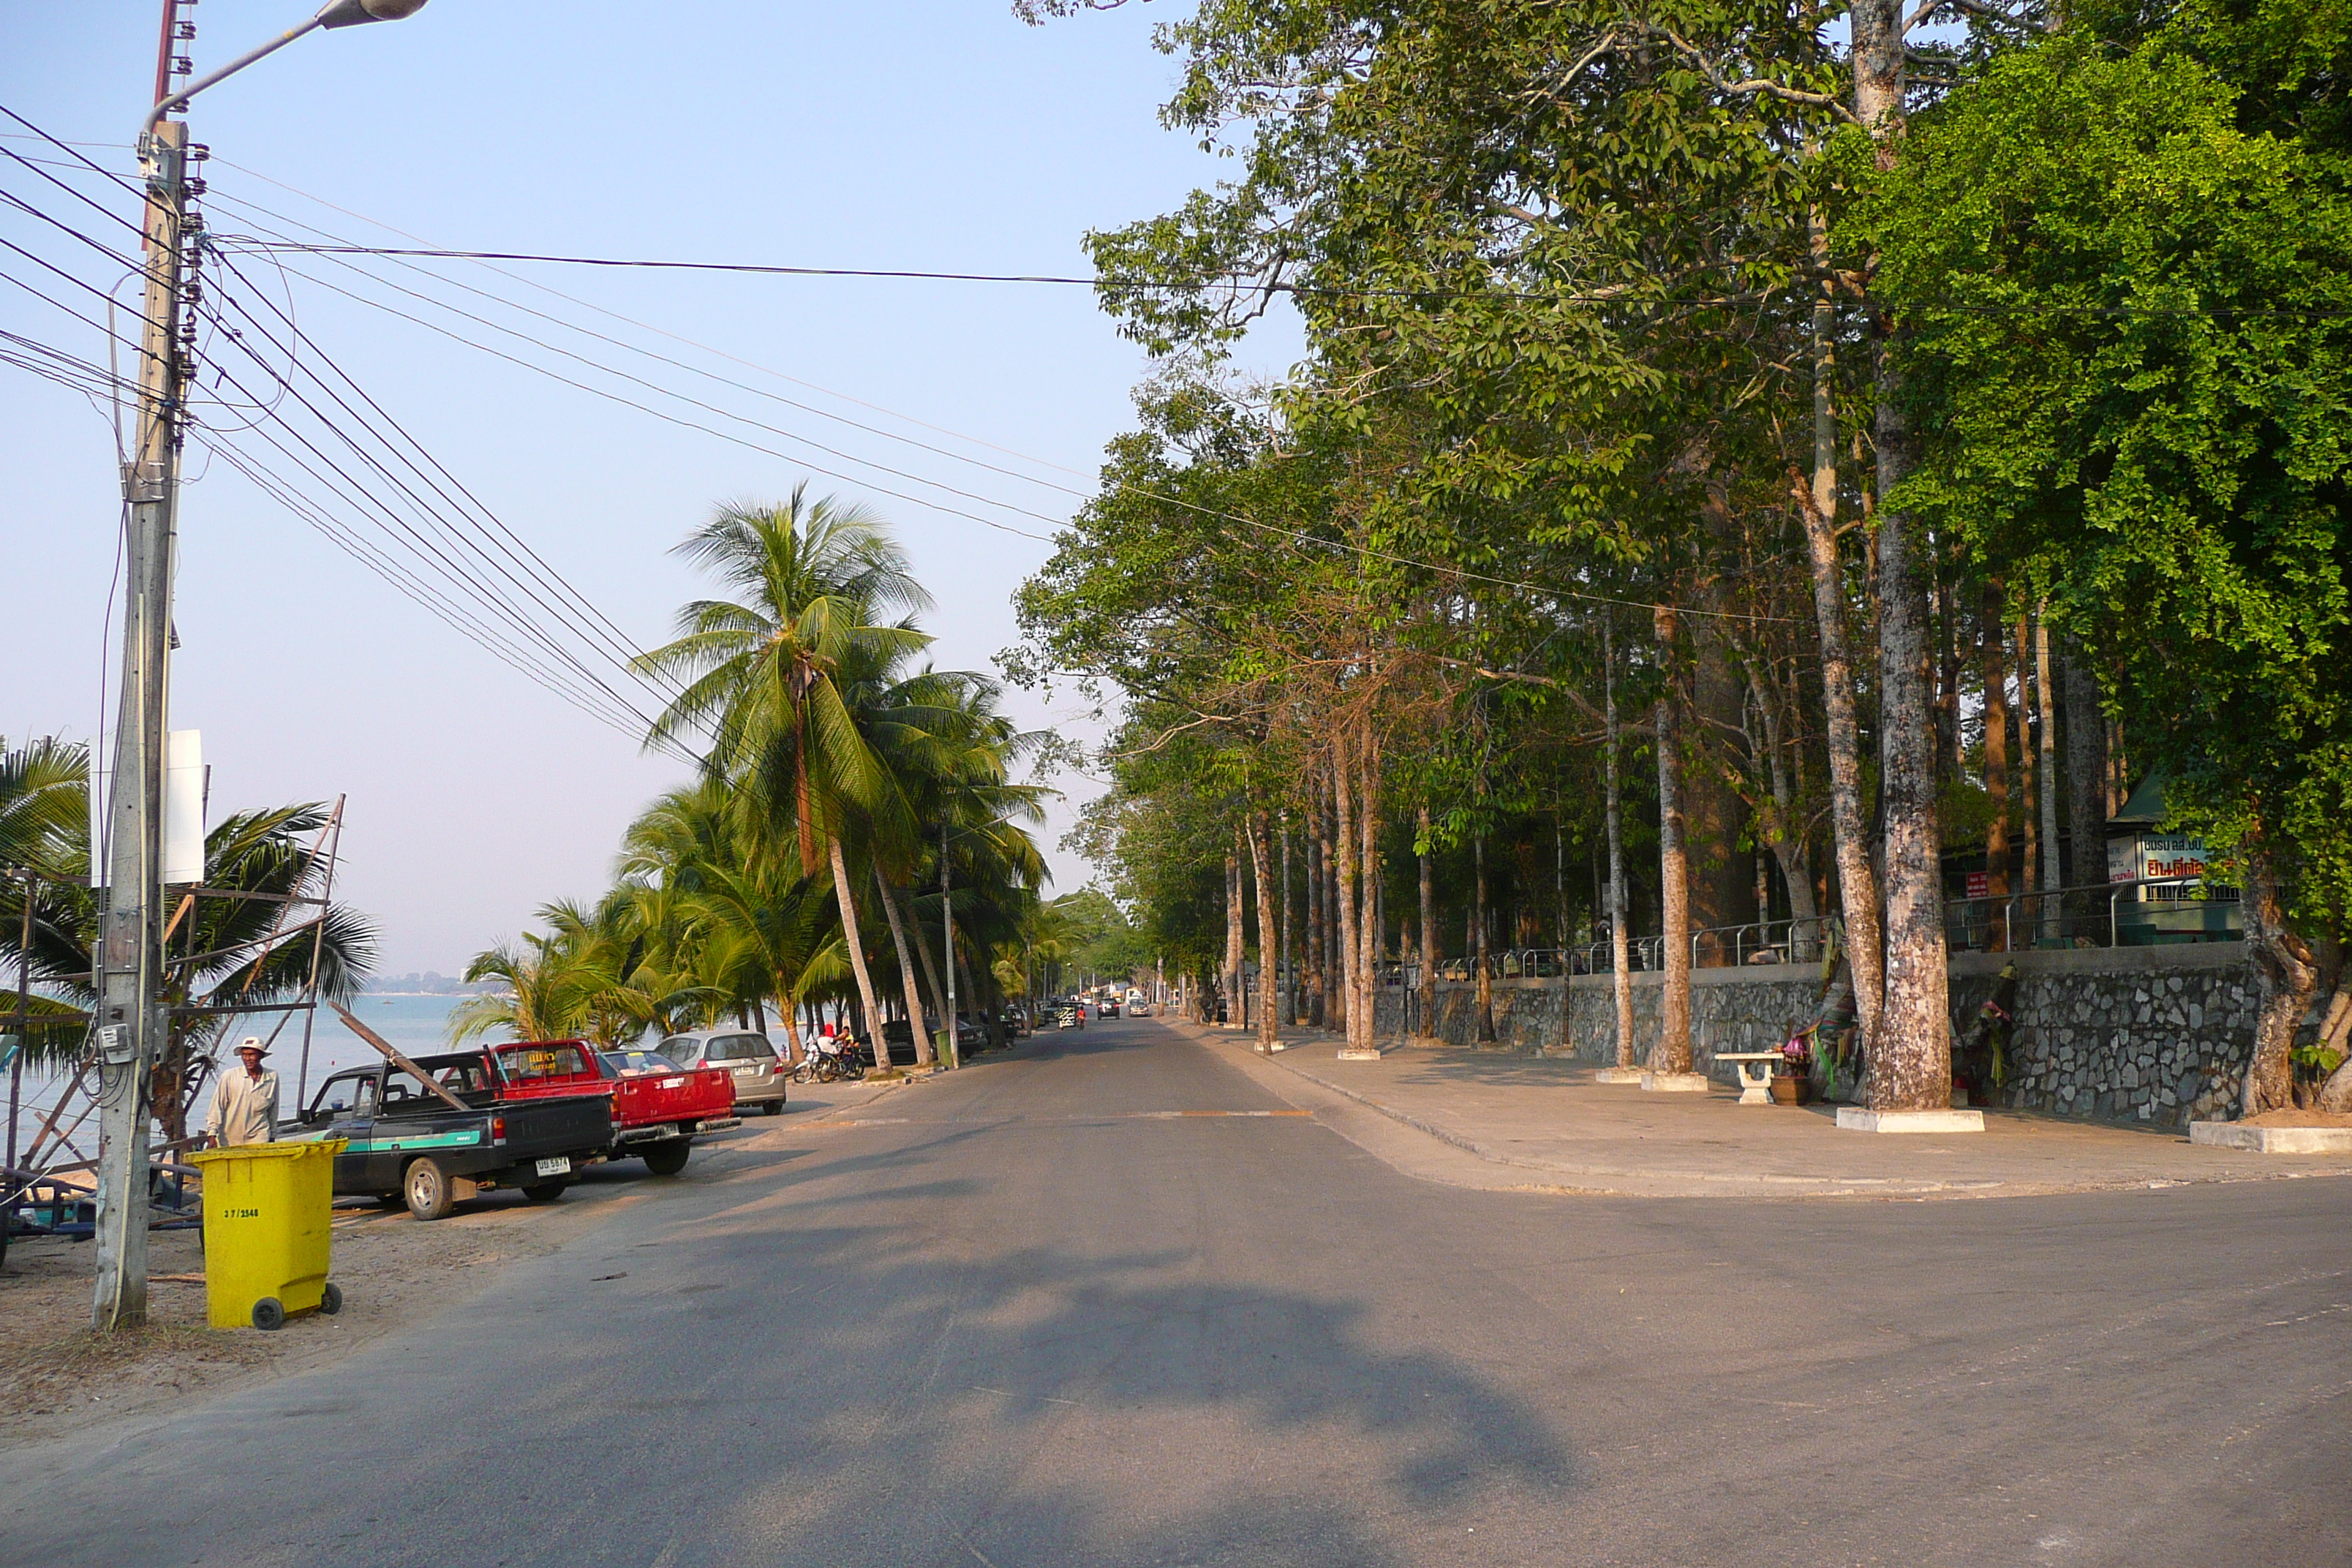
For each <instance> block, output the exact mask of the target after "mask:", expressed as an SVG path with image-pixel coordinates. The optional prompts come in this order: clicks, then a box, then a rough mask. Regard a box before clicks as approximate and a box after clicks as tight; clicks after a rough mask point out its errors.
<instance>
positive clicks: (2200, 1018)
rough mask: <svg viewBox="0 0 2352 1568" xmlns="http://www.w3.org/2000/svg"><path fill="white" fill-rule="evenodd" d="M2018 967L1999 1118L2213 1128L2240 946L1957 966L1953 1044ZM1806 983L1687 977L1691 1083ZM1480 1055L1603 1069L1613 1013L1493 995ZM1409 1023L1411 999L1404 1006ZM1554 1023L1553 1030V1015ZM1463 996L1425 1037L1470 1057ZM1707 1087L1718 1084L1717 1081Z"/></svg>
mask: <svg viewBox="0 0 2352 1568" xmlns="http://www.w3.org/2000/svg"><path fill="white" fill-rule="evenodd" d="M2007 963H2014V964H2015V965H2016V967H2017V994H2016V998H2015V1005H2014V1008H2013V1017H2014V1022H2013V1026H2012V1027H2011V1036H2010V1044H2009V1050H2008V1061H2009V1072H2008V1081H2007V1084H2006V1086H2005V1088H2004V1089H2003V1091H2002V1093H2001V1094H2000V1096H1999V1098H2000V1100H2003V1101H2005V1102H2006V1103H2009V1104H2011V1105H2014V1106H2019V1107H2023V1108H2026V1109H2031V1110H2048V1111H2054V1112H2056V1113H2058V1114H2060V1115H2064V1116H2080V1117H2087V1118H2095V1119H2099V1120H2106V1121H2140V1122H2148V1123H2154V1124H2157V1125H2160V1126H2185V1125H2187V1124H2188V1122H2189V1121H2191V1120H2192V1119H2194V1120H2202V1119H2206V1118H2210V1117H2214V1116H2219V1115H2223V1114H2226V1108H2227V1107H2229V1106H2231V1105H2233V1104H2235V1103H2236V1100H2237V1095H2238V1086H2239V1080H2240V1078H2241V1077H2242V1074H2243V1072H2244V1070H2245V1062H2246V1057H2247V1054H2248V1052H2249V1051H2251V1050H2252V1047H2253V1038H2254V985H2253V976H2252V972H2251V970H2250V969H2249V968H2248V966H2247V963H2246V957H2245V946H2244V944H2243V943H2242V942H2211V943H2203V944H2199V945H2195V946H2180V947H2153V948H2113V949H2101V950H2098V951H2095V952H2020V953H2015V954H2010V955H2001V954H1988V953H1964V954H1961V955H1959V956H1958V957H1956V958H1955V959H1954V960H1953V961H1952V973H1951V986H1952V1017H1953V1022H1954V1026H1955V1029H1954V1034H1955V1038H1959V1037H1965V1036H1966V1034H1967V1032H1968V1030H1969V1026H1971V1024H1972V1023H1973V1021H1974V1020H1975V1019H1976V1017H1977V1016H1978V1013H1979V1009H1980V1008H1981V1007H1982V1006H1983V1005H1984V1003H1985V1002H1986V1001H1987V1000H1988V999H1989V998H1990V997H1991V996H1992V995H1993V994H1995V991H1996V989H1997V987H1999V985H2000V971H2001V968H2002V966H2003V965H2004V964H2007ZM1663 980H1664V976H1663V975H1660V974H1658V973H1654V972H1651V973H1638V974H1635V975H1634V976H1633V1033H1634V1039H1635V1041H1636V1044H1637V1051H1638V1053H1639V1054H1646V1053H1647V1051H1648V1049H1649V1044H1650V1041H1651V1040H1652V1039H1654V1037H1656V1034H1657V1029H1658V997H1659V993H1660V988H1661V985H1662V983H1663ZM1820 989H1821V986H1820V971H1819V970H1818V968H1816V967H1814V966H1812V965H1806V964H1757V965H1751V966H1749V967H1748V968H1746V969H1701V970H1697V971H1695V972H1694V973H1693V974H1692V976H1691V1043H1692V1047H1693V1050H1694V1053H1695V1055H1696V1058H1697V1064H1696V1065H1697V1068H1698V1070H1699V1071H1701V1072H1713V1071H1714V1064H1715V1056H1716V1053H1717V1052H1718V1051H1760V1050H1769V1049H1771V1048H1772V1047H1775V1046H1777V1045H1779V1044H1780V1042H1781V1041H1782V1040H1785V1039H1786V1038H1788V1037H1789V1035H1790V1033H1791V1032H1792V1031H1793V1030H1795V1029H1797V1028H1800V1027H1802V1026H1804V1025H1806V1024H1808V1023H1810V1022H1811V1020H1812V1017H1813V1014H1814V1009H1815V1006H1816V999H1817V997H1818V996H1819V994H1820ZM1494 997H1495V1034H1496V1039H1495V1041H1494V1043H1493V1045H1492V1047H1489V1048H1492V1049H1496V1050H1507V1051H1518V1052H1523V1053H1528V1054H1541V1055H1544V1056H1555V1057H1569V1058H1575V1059H1578V1060H1580V1061H1589V1062H1591V1063H1593V1064H1594V1065H1596V1066H1604V1065H1607V1064H1609V1063H1611V1062H1613V1061H1614V1060H1615V1059H1616V1007H1615V1003H1614V1001H1613V999H1612V993H1611V988H1610V979H1609V977H1608V976H1607V975H1605V974H1601V975H1577V976H1575V977H1573V978H1571V979H1570V980H1567V981H1565V982H1563V981H1559V980H1498V981H1496V982H1495V987H1494ZM1406 1001H1407V999H1406V998H1405V996H1404V994H1403V993H1402V991H1400V990H1398V989H1396V988H1393V987H1391V988H1385V989H1383V990H1382V992H1381V997H1380V1006H1379V1013H1378V1019H1377V1021H1378V1024H1379V1032H1380V1033H1381V1034H1382V1035H1383V1036H1388V1035H1396V1034H1401V1033H1402V1032H1403V1029H1404V1026H1405V1022H1406V1016H1405V1009H1406ZM1413 1005H1414V1006H1415V1007H1416V1008H1417V1006H1418V999H1417V998H1415V999H1413ZM1563 1007H1564V1008H1565V1010H1566V1015H1567V1016H1566V1022H1565V1026H1563V1022H1562V1016H1561V1015H1562V1009H1563ZM1476 1009H1477V989H1476V987H1475V986H1474V985H1471V984H1466V983H1463V982H1444V983H1441V984H1439V986H1438V992H1437V1014H1438V1017H1437V1031H1436V1032H1437V1034H1438V1036H1439V1037H1440V1038H1442V1039H1444V1040H1445V1041H1446V1042H1447V1043H1449V1044H1452V1045H1456V1046H1474V1045H1475V1044H1477V1025H1476ZM1717 1076H1719V1077H1723V1078H1726V1079H1728V1078H1729V1077H1730V1076H1731V1074H1730V1072H1729V1070H1728V1069H1726V1070H1725V1071H1724V1072H1722V1073H1720V1074H1718V1075H1717Z"/></svg>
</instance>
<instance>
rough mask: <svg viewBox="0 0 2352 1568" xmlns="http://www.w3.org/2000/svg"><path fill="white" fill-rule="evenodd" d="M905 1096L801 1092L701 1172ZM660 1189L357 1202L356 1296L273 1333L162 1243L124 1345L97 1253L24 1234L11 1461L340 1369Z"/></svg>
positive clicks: (5, 1298)
mask: <svg viewBox="0 0 2352 1568" xmlns="http://www.w3.org/2000/svg"><path fill="white" fill-rule="evenodd" d="M918 1081H919V1080H918ZM898 1091H899V1088H898V1086H894V1085H889V1084H878V1085H877V1084H832V1085H824V1086H818V1087H813V1088H801V1087H798V1086H795V1087H794V1088H793V1090H792V1103H791V1104H790V1105H789V1106H788V1108H787V1113H786V1114H785V1115H783V1116H781V1117H777V1118H768V1117H752V1118H751V1119H749V1120H747V1121H745V1123H744V1124H743V1126H742V1127H741V1128H740V1129H738V1130H736V1131H732V1132H726V1133H721V1134H719V1135H718V1136H717V1137H715V1138H713V1139H710V1140H709V1141H708V1142H705V1143H704V1144H702V1145H701V1146H698V1148H697V1149H696V1151H695V1154H694V1159H695V1162H696V1163H697V1164H698V1165H699V1166H701V1167H702V1168H704V1169H706V1170H707V1169H709V1167H710V1166H711V1165H713V1164H719V1165H720V1166H722V1167H723V1166H724V1165H725V1164H726V1163H727V1162H728V1155H729V1152H730V1149H731V1148H739V1147H740V1148H743V1149H745V1150H747V1151H750V1150H754V1149H756V1148H758V1147H760V1146H761V1144H762V1143H763V1142H768V1141H770V1140H768V1139H766V1137H765V1135H767V1134H770V1133H775V1132H784V1131H790V1130H792V1129H793V1128H796V1127H803V1126H807V1125H810V1124H812V1123H814V1122H818V1121H824V1120H826V1119H827V1118H829V1117H833V1116H836V1115H839V1114H840V1113H842V1112H844V1111H846V1110H855V1109H856V1108H857V1107H858V1106H861V1105H864V1104H866V1103H868V1102H869V1101H871V1100H875V1099H877V1098H879V1097H880V1096H882V1095H884V1094H888V1093H893V1092H898ZM659 1190H660V1188H659V1178H652V1177H648V1176H647V1175H646V1170H645V1166H644V1165H643V1164H642V1163H639V1162H637V1161H634V1160H630V1161H624V1162H622V1163H618V1164H609V1165H596V1166H592V1167H590V1169H589V1170H588V1171H587V1172H586V1173H583V1177H582V1179H581V1180H580V1181H579V1182H578V1183H576V1184H574V1185H573V1186H572V1189H571V1191H569V1192H568V1193H566V1194H564V1196H563V1198H562V1200H561V1201H560V1202H557V1203H553V1204H545V1205H541V1204H532V1203H530V1202H528V1201H526V1200H525V1199H524V1198H523V1197H522V1196H521V1194H517V1193H508V1192H497V1193H490V1194H485V1195H483V1196H482V1197H480V1198H478V1199H476V1200H475V1201H473V1202H471V1203H468V1204H465V1205H460V1206H459V1207H458V1209H457V1212H456V1213H454V1214H452V1215H449V1216H448V1217H447V1218H446V1219H441V1220H436V1221H435V1222H434V1223H432V1224H430V1225H424V1224H419V1223H418V1222H417V1221H415V1219H412V1218H411V1217H410V1216H409V1215H408V1213H407V1211H405V1210H400V1209H395V1210H386V1209H383V1208H381V1207H378V1206H377V1205H374V1204H372V1203H354V1202H353V1201H352V1200H349V1199H346V1200H344V1204H345V1205H347V1206H341V1207H338V1208H337V1209H336V1211H335V1230H334V1237H333V1241H332V1256H333V1261H332V1263H331V1268H330V1274H331V1278H332V1279H334V1281H335V1282H336V1284H337V1285H339V1286H341V1289H342V1292H343V1310H342V1311H341V1313H339V1314H337V1315H336V1316H334V1317H331V1318H329V1317H321V1316H319V1315H316V1314H311V1315H309V1316H305V1317H299V1318H296V1319H294V1320H292V1321H289V1323H287V1325H286V1326H285V1327H284V1328H282V1329H279V1330H278V1331H275V1332H273V1333H263V1332H261V1331H259V1330H257V1329H249V1328H247V1329H231V1330H215V1329H212V1328H209V1327H207V1326H206V1324H205V1286H204V1271H205V1258H204V1249H203V1244H202V1242H201V1241H200V1239H199V1238H198V1236H197V1233H196V1232H194V1231H192V1230H179V1231H157V1232H153V1233H152V1234H151V1235H150V1237H149V1238H148V1247H149V1250H148V1273H149V1277H150V1284H149V1286H148V1291H147V1316H148V1321H147V1326H146V1327H145V1328H144V1329H142V1330H141V1331H138V1332H136V1333H131V1334H111V1335H99V1334H93V1333H91V1332H90V1331H89V1304H90V1295H91V1290H92V1288H93V1281H92V1276H91V1270H92V1268H93V1266H94V1265H93V1260H94V1258H95V1257H96V1252H97V1249H96V1247H93V1246H92V1245H91V1244H90V1243H89V1242H80V1243H74V1242H69V1241H61V1240H53V1239H49V1238H46V1237H45V1238H38V1239H35V1238H29V1237H16V1238H15V1239H13V1240H12V1241H11V1242H10V1243H9V1246H8V1259H7V1262H6V1264H5V1266H0V1449H5V1448H12V1447H21V1446H24V1445H26V1444H32V1443H39V1442H46V1441H47V1440H48V1439H50V1438H53V1437H58V1436H63V1435H64V1434H66V1433H68V1432H73V1431H77V1430H79V1429H80V1428H83V1427H86V1426H95V1425H97V1424H98V1423H100V1422H103V1421H112V1420H117V1419H121V1418H123V1417H132V1416H137V1415H142V1414H144V1413H147V1412H151V1411H152V1412H161V1411H163V1409H165V1408H167V1407H169V1406H173V1405H180V1404H182V1403H184V1402H186V1401H189V1400H193V1399H196V1398H199V1397H210V1396H212V1395H215V1394H225V1393H227V1392H229V1391H231V1390H234V1389H237V1388H241V1387H246V1386H248V1385H250V1384H256V1383H263V1382H268V1381H271V1380H273V1379H276V1378H280V1377H287V1376H291V1375H292V1374H294V1373H300V1372H307V1371H309V1370H310V1369H311V1368H313V1367H316V1366H320V1365H322V1364H324V1363H329V1362H333V1361H336V1360H339V1359H341V1357H343V1356H347V1355H350V1354H351V1353H352V1352H354V1351H357V1350H359V1349H361V1348H362V1347H364V1346H366V1345H369V1344H372V1343H373V1342H375V1341H377V1340H380V1339H383V1337H384V1336H385V1335H387V1334H391V1333H394V1332H395V1331H400V1330H403V1329H405V1328H408V1327H411V1326H412V1325H414V1324H416V1323H419V1322H422V1321H425V1319H427V1318H430V1317H431V1316H433V1315H434V1314H435V1313H436V1312H440V1311H443V1310H446V1309H447V1308H450V1307H453V1306H457V1305H459V1304H461V1303H463V1302H465V1301H467V1300H470V1299H471V1298H473V1297H474V1296H476V1295H477V1294H478V1293H479V1292H480V1291H481V1290H483V1289H485V1288H487V1287H488V1285H489V1283H490V1282H491V1280H492V1279H495V1278H496V1277H497V1274H498V1270H499V1266H500V1265H501V1264H505V1263H508V1262H511V1261H513V1260H515V1259H517V1258H535V1257H541V1256H543V1255H545V1254H547V1253H550V1252H553V1251H555V1250H556V1249H557V1248H559V1247H563V1246H564V1245H566V1244H567V1243H569V1242H570V1241H572V1239H573V1238H574V1237H578V1236H580V1235H581V1234H583V1232H584V1231H586V1230H588V1229H590V1228H591V1227H593V1226H596V1225H599V1224H601V1223H603V1221H604V1220H605V1219H607V1218H610V1217H611V1216H612V1215H614V1214H616V1213H617V1212H619V1210H620V1209H621V1208H623V1207H625V1206H627V1205H630V1204H634V1203H639V1202H643V1201H645V1200H646V1198H648V1197H650V1196H652V1195H654V1194H656V1193H657V1192H658V1191H659Z"/></svg>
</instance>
